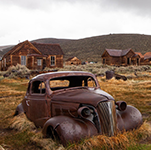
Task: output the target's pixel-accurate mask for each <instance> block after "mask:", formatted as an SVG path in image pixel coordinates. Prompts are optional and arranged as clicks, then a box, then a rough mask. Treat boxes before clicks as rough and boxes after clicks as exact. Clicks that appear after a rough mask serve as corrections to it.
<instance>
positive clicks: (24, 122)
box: [10, 113, 35, 131]
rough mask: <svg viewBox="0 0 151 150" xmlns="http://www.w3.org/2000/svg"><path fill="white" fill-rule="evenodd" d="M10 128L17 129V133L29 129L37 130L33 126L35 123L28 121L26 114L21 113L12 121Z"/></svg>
mask: <svg viewBox="0 0 151 150" xmlns="http://www.w3.org/2000/svg"><path fill="white" fill-rule="evenodd" d="M10 128H12V129H15V130H17V131H23V130H27V129H29V130H33V129H35V125H34V124H33V122H31V121H29V120H28V119H27V117H26V115H25V114H24V113H21V114H19V115H17V116H15V117H14V118H13V119H12V122H11V124H10Z"/></svg>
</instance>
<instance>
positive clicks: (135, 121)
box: [116, 105, 143, 131]
mask: <svg viewBox="0 0 151 150" xmlns="http://www.w3.org/2000/svg"><path fill="white" fill-rule="evenodd" d="M116 112H117V127H118V129H119V130H120V131H121V130H126V131H128V130H131V129H136V128H138V127H139V126H140V125H142V123H143V119H142V114H141V113H140V111H139V110H138V109H137V108H135V107H133V106H131V105H127V108H126V109H125V110H124V111H119V110H116Z"/></svg>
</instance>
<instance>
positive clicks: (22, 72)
mask: <svg viewBox="0 0 151 150" xmlns="http://www.w3.org/2000/svg"><path fill="white" fill-rule="evenodd" d="M29 75H30V70H29V69H28V68H27V67H26V66H24V65H20V64H17V65H16V66H11V67H9V68H8V70H7V71H6V73H5V74H4V76H6V77H9V78H15V79H16V78H17V77H19V78H26V77H27V76H29Z"/></svg>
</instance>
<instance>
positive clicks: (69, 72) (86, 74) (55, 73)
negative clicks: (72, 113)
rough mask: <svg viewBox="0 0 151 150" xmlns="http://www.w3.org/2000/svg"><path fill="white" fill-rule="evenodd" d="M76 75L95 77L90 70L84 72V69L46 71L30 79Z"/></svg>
mask: <svg viewBox="0 0 151 150" xmlns="http://www.w3.org/2000/svg"><path fill="white" fill-rule="evenodd" d="M77 75H82V76H92V77H93V78H95V75H94V74H92V73H90V72H85V71H59V72H48V73H42V74H39V75H37V76H35V77H34V78H32V79H31V80H43V81H45V80H47V79H50V78H56V77H63V76H77Z"/></svg>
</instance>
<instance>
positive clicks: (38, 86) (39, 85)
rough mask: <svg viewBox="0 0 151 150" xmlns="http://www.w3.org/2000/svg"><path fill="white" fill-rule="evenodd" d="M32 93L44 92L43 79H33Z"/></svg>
mask: <svg viewBox="0 0 151 150" xmlns="http://www.w3.org/2000/svg"><path fill="white" fill-rule="evenodd" d="M31 91H32V93H33V94H34V93H36V94H44V93H45V92H46V89H45V83H44V82H43V81H34V82H33V83H32V90H31Z"/></svg>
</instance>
